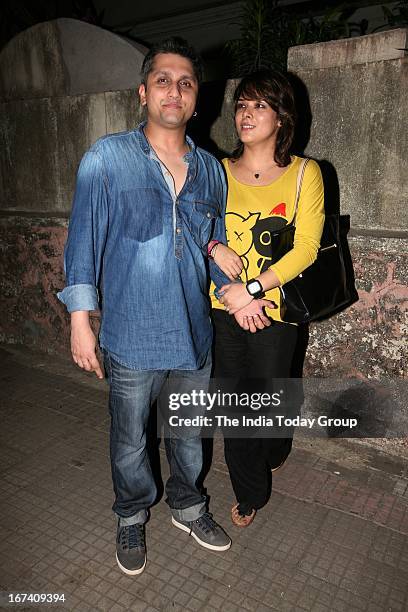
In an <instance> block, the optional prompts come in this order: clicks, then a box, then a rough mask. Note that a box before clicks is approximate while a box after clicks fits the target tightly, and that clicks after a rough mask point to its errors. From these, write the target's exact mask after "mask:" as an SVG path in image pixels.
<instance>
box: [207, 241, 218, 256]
mask: <svg viewBox="0 0 408 612" xmlns="http://www.w3.org/2000/svg"><path fill="white" fill-rule="evenodd" d="M219 243H220V241H219V240H210V242H209V243H208V246H207V254H208V257H211V251H212V250H213V248H214V247H215V245H216V244H219Z"/></svg>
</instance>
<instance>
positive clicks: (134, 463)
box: [105, 352, 166, 574]
mask: <svg viewBox="0 0 408 612" xmlns="http://www.w3.org/2000/svg"><path fill="white" fill-rule="evenodd" d="M105 368H106V371H107V374H108V378H109V387H110V391H109V412H110V415H111V430H110V455H111V469H112V481H113V488H114V491H115V502H114V504H113V507H112V509H113V510H114V512H115V514H116V515H117V517H118V534H117V561H118V564H119V567H120V568H121V569H122V570H123V571H124V572H125V573H127V574H138V573H141V572H142V571H143V569H144V565H145V562H146V555H145V544H144V523H145V522H146V520H147V516H148V515H147V510H148V508H149V507H150V506H151V505H152V503H153V502H154V500H155V498H156V493H157V491H156V485H155V482H154V478H153V474H152V471H151V467H150V464H149V459H148V455H147V451H146V426H147V421H148V418H149V411H150V406H151V404H152V402H154V400H155V399H156V397H157V395H158V393H159V391H160V388H161V386H162V384H163V381H164V379H165V376H166V372H155V371H138V370H131V369H129V368H126V367H125V366H122V365H121V364H119V363H118V362H117V361H115V360H114V359H112V357H111V356H110V355H109V353H107V352H105Z"/></svg>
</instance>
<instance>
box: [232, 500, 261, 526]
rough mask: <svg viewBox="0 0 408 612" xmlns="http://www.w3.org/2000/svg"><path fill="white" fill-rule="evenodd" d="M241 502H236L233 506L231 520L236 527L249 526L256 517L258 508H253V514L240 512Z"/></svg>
mask: <svg viewBox="0 0 408 612" xmlns="http://www.w3.org/2000/svg"><path fill="white" fill-rule="evenodd" d="M238 506H239V504H235V506H233V507H232V508H231V520H232V522H233V523H234V525H235V526H236V527H248V526H249V525H250V524H251V523H252V521H253V520H254V518H255V514H256V510H255V509H254V510H252V512H251V514H248V515H245V514H240V513H239V511H238Z"/></svg>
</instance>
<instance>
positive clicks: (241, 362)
mask: <svg viewBox="0 0 408 612" xmlns="http://www.w3.org/2000/svg"><path fill="white" fill-rule="evenodd" d="M213 321H214V326H215V345H214V363H215V368H214V378H215V382H216V383H217V384H218V382H217V381H219V383H220V384H221V383H222V386H223V390H225V391H229V392H233V391H236V392H238V393H239V392H243V391H245V389H246V384H245V380H246V378H247V376H248V374H247V369H248V365H249V364H248V360H247V355H248V340H249V339H250V336H252V334H251V333H250V332H247V331H244V330H242V329H241V328H240V327H239V325H238V323H236V321H235V319H234V317H231V316H230V315H228V314H227V313H226V312H224V311H221V310H214V311H213ZM257 333H260V332H257ZM255 335H256V334H255ZM228 383H230V384H231V385H234V388H231V387H230V386H229V385H228ZM226 387H228V388H226ZM238 408H239V407H238ZM236 433H237V434H239V433H241V437H228V435H227V434H225V435H224V451H225V461H226V464H227V467H228V471H229V474H230V478H231V484H232V488H233V490H234V493H235V496H236V499H237V501H238V504H239V510H240V512H241V513H242V514H250V513H251V512H252V510H253V509H258V508H260V507H261V506H263V505H264V503H265V502H266V499H267V495H268V491H269V490H270V480H271V478H270V470H268V469H267V464H266V463H265V458H264V456H263V453H262V448H261V443H262V441H261V440H259V439H257V438H251V437H242V435H243V434H244V432H243V431H242V430H241V431H240V432H238V431H237V432H236ZM265 491H266V493H265ZM265 497H266V499H265Z"/></svg>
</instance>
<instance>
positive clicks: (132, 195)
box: [120, 187, 163, 242]
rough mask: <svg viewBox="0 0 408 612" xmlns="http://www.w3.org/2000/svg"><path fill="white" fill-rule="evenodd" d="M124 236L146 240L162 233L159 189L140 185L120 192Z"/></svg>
mask: <svg viewBox="0 0 408 612" xmlns="http://www.w3.org/2000/svg"><path fill="white" fill-rule="evenodd" d="M120 205H121V212H122V223H123V230H124V235H125V236H126V238H131V239H132V240H137V241H138V242H147V241H148V240H152V239H153V238H156V237H157V236H160V235H161V234H162V233H163V204H162V201H161V195H160V190H159V189H154V188H149V187H140V188H138V189H129V190H127V191H122V192H121V194H120Z"/></svg>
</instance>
